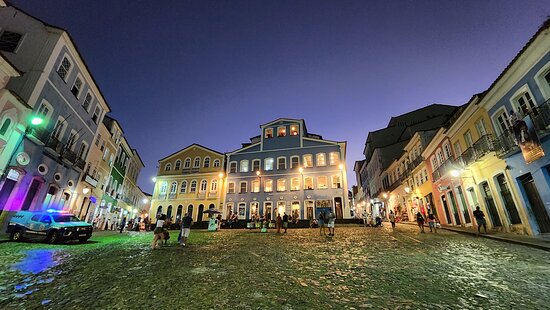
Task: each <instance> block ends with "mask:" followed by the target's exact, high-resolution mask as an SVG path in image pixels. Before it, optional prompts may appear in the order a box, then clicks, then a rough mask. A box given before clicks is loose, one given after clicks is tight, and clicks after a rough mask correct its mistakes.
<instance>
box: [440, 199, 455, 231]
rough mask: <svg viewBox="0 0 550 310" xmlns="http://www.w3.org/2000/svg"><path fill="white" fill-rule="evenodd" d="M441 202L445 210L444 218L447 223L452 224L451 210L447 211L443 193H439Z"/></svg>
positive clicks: (447, 207)
mask: <svg viewBox="0 0 550 310" xmlns="http://www.w3.org/2000/svg"><path fill="white" fill-rule="evenodd" d="M441 202H442V203H443V211H445V219H446V220H447V224H449V225H453V221H452V220H451V212H450V211H449V206H448V205H447V197H445V195H441Z"/></svg>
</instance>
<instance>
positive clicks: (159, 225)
mask: <svg viewBox="0 0 550 310" xmlns="http://www.w3.org/2000/svg"><path fill="white" fill-rule="evenodd" d="M164 221H166V215H165V214H161V215H160V216H159V217H158V219H157V225H156V227H155V230H154V231H153V235H154V236H153V243H152V244H151V246H152V247H153V250H154V249H157V248H158V247H157V241H158V240H159V239H160V241H161V242H162V240H164V234H163V230H162V228H163V226H164Z"/></svg>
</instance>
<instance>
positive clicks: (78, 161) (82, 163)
mask: <svg viewBox="0 0 550 310" xmlns="http://www.w3.org/2000/svg"><path fill="white" fill-rule="evenodd" d="M74 166H75V167H77V168H79V169H80V170H84V167H86V161H85V160H84V159H82V158H77V159H76V161H75V163H74Z"/></svg>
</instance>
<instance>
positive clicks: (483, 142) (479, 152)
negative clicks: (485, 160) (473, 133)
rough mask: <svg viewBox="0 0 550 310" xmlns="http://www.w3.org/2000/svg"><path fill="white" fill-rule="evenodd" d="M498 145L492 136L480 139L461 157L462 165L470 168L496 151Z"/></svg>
mask: <svg viewBox="0 0 550 310" xmlns="http://www.w3.org/2000/svg"><path fill="white" fill-rule="evenodd" d="M496 145H497V144H496V143H495V140H494V139H493V136H492V135H484V136H482V137H481V138H479V139H478V140H477V141H476V142H475V143H474V144H473V145H472V146H471V147H469V148H468V149H466V151H464V152H463V153H462V154H461V155H460V158H461V159H462V163H463V164H464V165H465V166H468V165H470V164H472V163H474V162H476V161H478V160H480V159H481V157H483V156H485V154H487V153H490V152H492V151H495V150H496Z"/></svg>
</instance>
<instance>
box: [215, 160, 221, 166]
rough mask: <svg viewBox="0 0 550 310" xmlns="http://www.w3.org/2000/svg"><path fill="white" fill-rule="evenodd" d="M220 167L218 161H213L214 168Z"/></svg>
mask: <svg viewBox="0 0 550 310" xmlns="http://www.w3.org/2000/svg"><path fill="white" fill-rule="evenodd" d="M219 166H220V160H219V159H215V160H214V167H215V168H217V167H219Z"/></svg>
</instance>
